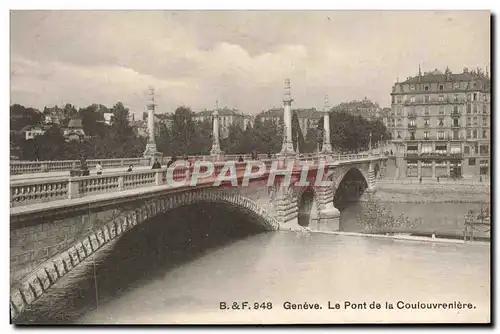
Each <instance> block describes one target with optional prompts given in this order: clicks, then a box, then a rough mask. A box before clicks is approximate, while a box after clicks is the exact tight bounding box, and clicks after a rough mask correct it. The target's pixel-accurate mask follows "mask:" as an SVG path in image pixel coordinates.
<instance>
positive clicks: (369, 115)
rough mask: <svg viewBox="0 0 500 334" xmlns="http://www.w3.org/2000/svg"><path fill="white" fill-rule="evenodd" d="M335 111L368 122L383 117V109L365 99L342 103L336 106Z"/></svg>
mask: <svg viewBox="0 0 500 334" xmlns="http://www.w3.org/2000/svg"><path fill="white" fill-rule="evenodd" d="M333 111H334V112H341V111H344V112H347V113H348V114H350V115H353V116H361V117H364V118H366V119H368V120H374V119H377V118H380V117H381V111H382V108H380V106H379V105H378V104H377V103H375V102H372V101H371V100H369V99H368V98H366V97H365V98H364V99H363V100H361V101H350V102H342V103H340V104H339V105H337V106H335V107H334V108H333Z"/></svg>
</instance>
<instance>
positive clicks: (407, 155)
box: [405, 151, 419, 159]
mask: <svg viewBox="0 0 500 334" xmlns="http://www.w3.org/2000/svg"><path fill="white" fill-rule="evenodd" d="M418 157H419V155H418V152H417V151H415V152H407V153H405V159H418Z"/></svg>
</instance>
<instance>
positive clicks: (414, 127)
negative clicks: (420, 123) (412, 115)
mask: <svg viewBox="0 0 500 334" xmlns="http://www.w3.org/2000/svg"><path fill="white" fill-rule="evenodd" d="M416 128H417V125H416V124H408V129H416Z"/></svg>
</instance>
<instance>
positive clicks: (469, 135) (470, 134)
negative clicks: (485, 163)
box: [467, 130, 472, 139]
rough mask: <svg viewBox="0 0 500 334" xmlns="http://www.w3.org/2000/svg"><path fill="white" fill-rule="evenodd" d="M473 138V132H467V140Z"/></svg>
mask: <svg viewBox="0 0 500 334" xmlns="http://www.w3.org/2000/svg"><path fill="white" fill-rule="evenodd" d="M471 137H472V131H471V130H467V139H470V138H471Z"/></svg>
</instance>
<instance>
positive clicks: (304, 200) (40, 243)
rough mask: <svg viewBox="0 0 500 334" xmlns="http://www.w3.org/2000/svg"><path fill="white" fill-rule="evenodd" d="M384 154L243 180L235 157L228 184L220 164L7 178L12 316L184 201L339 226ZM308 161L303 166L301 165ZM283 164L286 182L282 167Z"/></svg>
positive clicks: (301, 223) (287, 224) (278, 221)
mask: <svg viewBox="0 0 500 334" xmlns="http://www.w3.org/2000/svg"><path fill="white" fill-rule="evenodd" d="M386 159H387V158H386V157H384V156H377V155H368V154H365V155H351V156H343V157H336V158H335V159H331V158H330V159H326V158H325V157H323V158H318V157H317V158H310V157H309V158H306V159H302V160H300V159H297V158H293V159H292V158H287V159H285V160H279V161H278V160H266V161H264V163H265V166H266V169H265V172H264V174H262V175H261V176H259V177H255V178H252V179H250V181H249V182H248V185H245V184H244V178H243V176H244V175H245V171H246V172H247V173H248V172H249V171H251V172H255V169H254V167H255V166H253V165H252V164H251V162H249V161H246V162H239V163H234V166H235V168H236V171H237V174H236V176H235V177H234V183H233V180H231V181H227V180H226V181H224V182H222V184H220V185H219V184H216V183H214V181H215V179H216V176H217V175H219V174H222V175H226V174H224V172H225V169H224V165H223V163H218V164H216V165H215V170H214V173H213V175H210V176H206V177H204V178H202V179H200V182H198V184H197V185H194V186H191V185H190V184H186V183H185V182H184V183H183V180H185V179H186V178H187V177H188V176H190V175H191V173H192V172H193V167H190V168H187V167H182V166H177V167H175V166H172V167H174V168H172V167H170V168H168V169H167V168H162V169H158V170H144V171H136V172H129V173H127V172H118V173H110V174H103V175H100V176H94V175H92V176H83V177H60V178H49V179H38V180H35V181H33V180H22V181H15V182H11V185H10V189H11V209H10V210H11V223H10V243H11V252H10V263H11V302H10V306H11V313H12V318H13V319H15V318H16V317H17V315H19V314H20V313H21V312H22V311H23V310H24V309H25V308H26V306H27V305H29V304H31V303H33V302H34V301H35V300H37V299H38V298H40V296H42V295H43V294H44V293H45V292H46V291H47V290H48V289H50V288H51V287H52V286H53V285H54V284H55V283H56V282H57V281H58V280H59V279H60V278H61V277H63V276H64V275H66V274H67V273H68V272H70V271H71V270H73V269H74V268H75V267H76V266H78V265H79V264H80V263H82V262H83V261H85V259H86V258H88V257H89V256H91V255H92V254H94V253H95V252H97V251H99V249H100V248H101V247H103V246H104V245H105V244H107V243H108V242H109V241H110V240H113V239H116V238H119V237H120V236H121V235H123V234H124V233H133V231H131V230H133V229H134V227H135V226H136V225H139V224H142V223H145V222H147V221H148V220H149V219H150V218H153V217H155V216H158V215H160V214H162V213H164V212H167V211H169V210H173V209H175V208H178V207H181V206H188V205H195V204H196V203H200V202H218V203H223V204H224V205H228V206H231V207H233V208H237V209H239V210H243V211H244V212H246V213H248V214H249V215H252V216H253V217H255V219H254V221H255V223H256V224H261V225H262V226H263V227H264V228H265V229H266V230H286V229H289V230H290V229H291V230H302V229H310V230H333V231H337V230H339V216H340V212H339V210H338V208H337V202H339V201H340V200H341V199H342V198H344V199H345V198H349V199H352V197H353V196H354V197H358V196H360V195H361V194H362V193H363V191H371V192H372V191H375V184H376V178H377V176H379V175H380V174H381V173H383V172H384V170H385V165H386ZM305 163H308V164H310V167H309V171H308V172H304V168H302V167H301V166H302V165H303V164H305ZM289 166H292V168H291V169H289V171H291V173H290V175H291V182H290V183H287V182H285V181H286V175H285V174H284V173H283V172H282V171H283V170H285V169H286V168H288V167H289ZM194 168H196V164H195V166H194ZM200 168H202V167H200ZM168 173H171V174H170V175H171V176H173V180H174V181H175V184H173V183H171V182H170V183H169V182H168V175H169V174H168ZM304 181H306V182H304ZM319 181H321V184H320V183H319ZM235 185H236V186H235Z"/></svg>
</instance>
